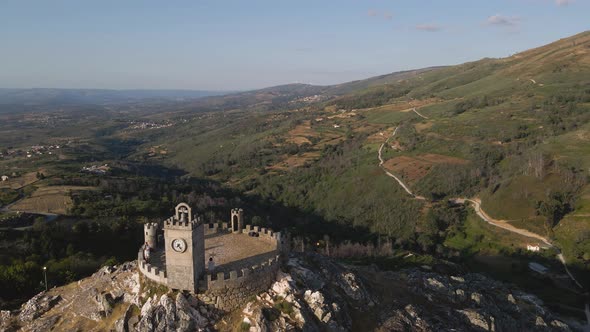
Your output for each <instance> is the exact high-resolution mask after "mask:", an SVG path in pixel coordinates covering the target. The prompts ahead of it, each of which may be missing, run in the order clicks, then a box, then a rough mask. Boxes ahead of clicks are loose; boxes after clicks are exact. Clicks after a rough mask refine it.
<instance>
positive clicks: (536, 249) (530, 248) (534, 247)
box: [526, 244, 541, 252]
mask: <svg viewBox="0 0 590 332" xmlns="http://www.w3.org/2000/svg"><path fill="white" fill-rule="evenodd" d="M526 250H528V251H532V252H539V251H541V247H539V245H532V244H527V245H526Z"/></svg>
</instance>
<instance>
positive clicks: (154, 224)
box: [143, 222, 159, 231]
mask: <svg viewBox="0 0 590 332" xmlns="http://www.w3.org/2000/svg"><path fill="white" fill-rule="evenodd" d="M158 228H159V227H158V223H157V222H148V223H145V224H143V229H144V230H145V231H148V230H150V231H157V230H158Z"/></svg>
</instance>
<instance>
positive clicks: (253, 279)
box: [199, 255, 280, 311]
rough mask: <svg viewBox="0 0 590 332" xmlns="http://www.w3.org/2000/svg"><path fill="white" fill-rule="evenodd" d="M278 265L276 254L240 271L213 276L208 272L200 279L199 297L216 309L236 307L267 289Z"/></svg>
mask: <svg viewBox="0 0 590 332" xmlns="http://www.w3.org/2000/svg"><path fill="white" fill-rule="evenodd" d="M279 266H280V261H279V255H276V256H275V258H272V259H269V260H268V262H262V263H261V264H260V265H254V266H252V267H250V268H246V269H242V270H240V271H230V272H229V273H223V272H219V273H217V275H215V276H213V275H210V274H209V275H207V276H206V278H205V279H204V280H201V283H203V286H204V289H203V290H202V291H201V294H200V295H199V298H200V299H201V300H202V301H203V302H206V303H209V304H212V305H214V306H215V307H216V308H217V309H221V310H225V311H230V310H233V309H236V308H238V307H240V306H242V305H244V304H246V303H247V302H248V301H250V300H251V299H252V297H253V296H255V295H257V294H258V293H260V292H263V291H266V290H268V289H269V288H270V286H271V285H272V283H273V282H274V280H275V277H276V274H277V271H278V270H279Z"/></svg>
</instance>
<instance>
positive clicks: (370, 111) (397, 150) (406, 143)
mask: <svg viewBox="0 0 590 332" xmlns="http://www.w3.org/2000/svg"><path fill="white" fill-rule="evenodd" d="M310 95H313V96H316V97H315V99H313V98H312V99H307V100H303V99H301V98H305V97H309V96H310ZM269 96H270V97H269ZM212 100H216V101H218V102H219V104H216V103H214V102H212ZM238 101H239V102H238ZM209 103H210V104H209V106H206V105H204V104H203V105H201V106H200V107H202V108H199V109H200V110H201V111H204V112H205V113H202V114H201V113H199V114H200V115H198V116H195V115H194V114H195V113H192V111H191V109H190V108H189V109H185V111H183V112H184V113H183V112H180V113H179V112H177V113H174V114H175V116H183V119H189V120H187V121H185V122H184V123H183V124H179V125H177V126H174V127H172V128H168V129H166V130H163V131H161V132H160V133H159V134H157V135H154V136H152V137H150V140H149V143H146V144H144V145H143V148H142V149H141V150H139V151H138V152H137V153H136V154H135V158H138V159H141V160H158V162H163V163H165V164H168V165H173V166H175V167H179V168H182V169H185V170H187V171H189V172H190V173H191V174H192V175H194V176H204V177H208V178H211V179H214V180H217V181H220V182H222V183H225V184H226V185H228V186H231V187H233V188H237V189H240V190H242V191H244V192H247V193H250V194H252V195H259V196H261V197H263V198H266V199H268V200H271V201H276V202H280V203H281V204H284V205H287V206H292V207H297V208H300V209H303V210H305V211H308V212H309V213H313V214H317V215H319V216H322V218H325V219H326V220H329V221H334V222H339V223H344V224H350V225H356V226H363V227H367V228H368V229H370V230H372V231H373V232H377V233H380V234H387V235H389V236H391V237H393V238H395V239H396V240H397V241H398V242H399V243H414V244H415V245H418V246H423V247H425V248H427V249H428V248H429V250H434V249H435V246H430V245H429V242H433V243H436V239H435V238H436V237H437V236H438V235H436V234H435V233H436V232H434V233H433V234H431V235H428V236H430V238H428V236H426V238H425V237H424V236H423V234H424V231H423V230H424V229H427V228H428V227H430V226H428V223H429V213H430V212H429V211H430V210H431V208H432V207H433V206H437V205H439V204H441V203H440V202H441V201H443V200H444V199H445V198H452V197H459V196H465V197H480V198H481V199H482V201H483V203H482V207H483V208H484V209H485V210H486V211H487V212H488V213H489V214H490V215H492V216H493V217H494V218H497V219H504V220H507V221H508V222H510V223H512V224H514V225H515V226H517V227H520V228H525V229H529V230H531V231H534V232H537V233H538V234H541V235H543V236H548V237H550V238H552V239H555V240H556V241H557V243H558V244H559V245H560V246H561V247H563V249H564V250H566V251H567V252H566V257H567V258H568V260H571V261H572V262H577V263H580V264H582V265H584V264H585V265H586V266H587V265H588V264H589V260H588V256H590V244H589V243H590V214H588V213H587V212H588V206H590V195H588V192H590V189H589V188H590V187H589V186H588V169H590V158H588V157H587V156H588V155H590V154H589V153H588V152H590V151H588V146H590V145H589V144H588V140H589V139H590V138H589V135H588V129H589V126H590V124H589V122H590V32H584V33H581V34H579V35H576V36H573V37H570V38H566V39H562V40H560V41H557V42H555V43H552V44H549V45H546V46H543V47H539V48H536V49H533V50H529V51H526V52H522V53H519V54H515V55H513V56H511V57H508V58H503V59H482V60H479V61H475V62H470V63H466V64H462V65H458V66H452V67H438V68H428V69H424V70H417V71H410V72H402V73H395V74H391V75H385V76H381V77H377V78H372V79H369V80H365V81H356V82H351V83H347V84H341V85H337V86H332V87H313V86H306V85H290V86H282V87H277V88H270V89H264V90H258V91H253V92H248V93H242V94H238V95H229V96H224V97H212V98H210V99H209ZM211 103H212V104H211ZM211 105H214V106H211ZM220 105H221V106H220ZM207 107H209V108H207ZM220 109H225V110H226V111H225V112H213V111H217V110H220ZM414 109H415V110H416V111H417V112H414ZM398 126H399V129H398V131H397V133H396V136H395V137H393V138H392V139H390V140H389V141H388V142H387V144H386V145H385V146H384V149H383V157H384V165H383V166H384V168H385V169H387V170H388V171H390V172H392V173H394V174H396V175H398V176H399V177H400V179H401V180H402V181H404V182H405V183H406V184H407V185H408V187H409V188H411V190H413V191H415V192H416V193H417V194H418V195H421V196H424V197H426V198H427V199H426V201H419V200H414V199H412V197H411V196H409V195H408V194H407V193H406V192H405V191H403V189H401V187H400V186H399V185H398V184H397V183H396V182H395V181H394V180H393V179H391V178H390V177H387V176H385V175H384V173H383V171H382V170H381V168H380V167H379V166H378V163H379V160H378V157H377V151H378V149H379V146H380V145H381V144H382V143H385V142H386V140H387V139H388V137H389V136H390V135H391V133H392V131H393V129H394V128H395V127H398ZM154 148H155V149H156V150H158V151H160V153H153V151H154ZM437 202H438V203H437ZM441 227H442V226H441ZM421 234H422V235H421ZM571 234H576V235H575V236H572V235H571ZM439 250H443V249H440V248H439Z"/></svg>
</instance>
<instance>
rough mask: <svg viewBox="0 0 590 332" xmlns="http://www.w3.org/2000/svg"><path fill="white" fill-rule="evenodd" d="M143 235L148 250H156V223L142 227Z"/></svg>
mask: <svg viewBox="0 0 590 332" xmlns="http://www.w3.org/2000/svg"><path fill="white" fill-rule="evenodd" d="M143 234H144V238H145V242H147V244H148V245H149V246H150V248H152V249H153V248H156V246H157V244H158V240H157V239H158V223H155V222H152V223H147V224H144V225H143Z"/></svg>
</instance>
